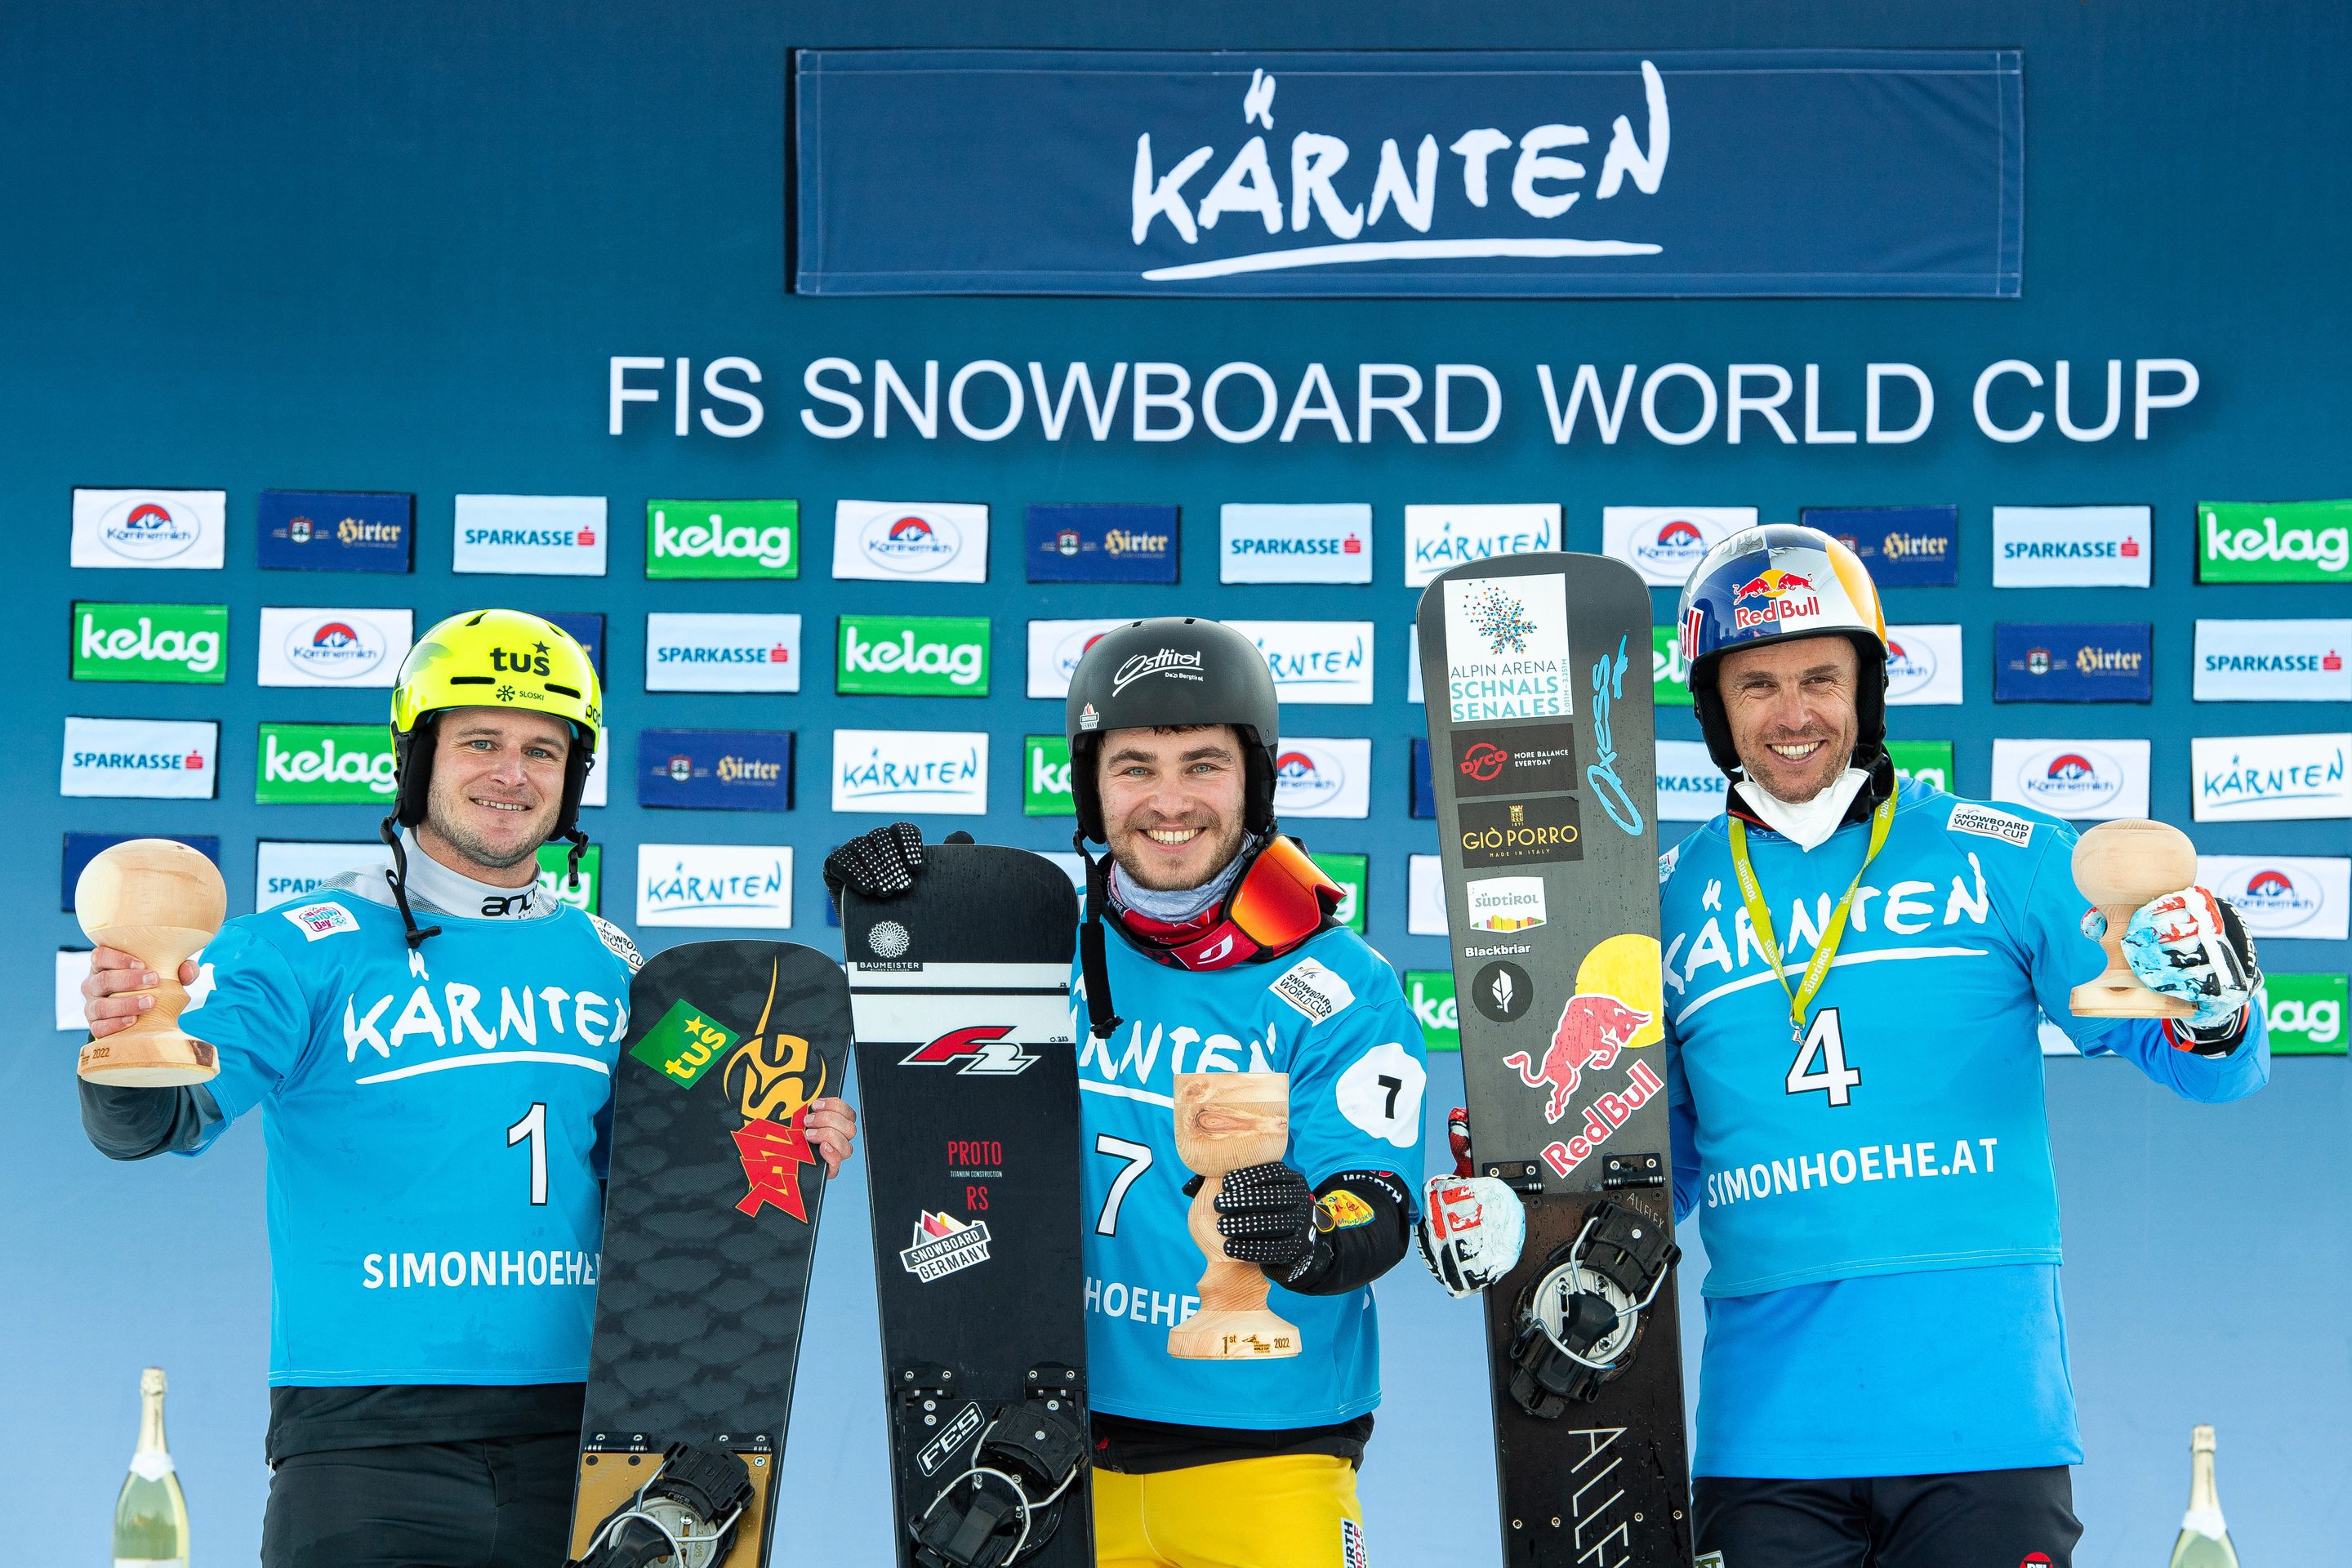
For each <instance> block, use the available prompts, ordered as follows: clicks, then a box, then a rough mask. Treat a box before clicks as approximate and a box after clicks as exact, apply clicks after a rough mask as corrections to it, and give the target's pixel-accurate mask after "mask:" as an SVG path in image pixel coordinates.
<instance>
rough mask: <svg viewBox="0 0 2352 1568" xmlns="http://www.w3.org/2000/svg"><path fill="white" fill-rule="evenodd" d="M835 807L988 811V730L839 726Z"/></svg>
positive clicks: (950, 813)
mask: <svg viewBox="0 0 2352 1568" xmlns="http://www.w3.org/2000/svg"><path fill="white" fill-rule="evenodd" d="M833 809H834V810H835V811H871V812H886V813H894V814H903V815H918V814H921V813H925V812H929V813H931V814H933V815H935V816H986V815H987V814H988V735H987V733H986V731H964V730H835V731H834V732H833Z"/></svg>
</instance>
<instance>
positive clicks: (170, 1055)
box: [74, 838, 228, 1089]
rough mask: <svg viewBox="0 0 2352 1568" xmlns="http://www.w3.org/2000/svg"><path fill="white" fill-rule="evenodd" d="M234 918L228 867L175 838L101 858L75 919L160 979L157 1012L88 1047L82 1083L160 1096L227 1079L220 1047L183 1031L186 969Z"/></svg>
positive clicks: (78, 890)
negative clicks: (225, 881)
mask: <svg viewBox="0 0 2352 1568" xmlns="http://www.w3.org/2000/svg"><path fill="white" fill-rule="evenodd" d="M227 913H228V889H226V888H225V887H223V886H222V885H221V874H220V868H218V867H217V866H215V865H214V864H213V863H212V862H211V861H210V860H207V859H206V858H205V857H204V856H203V855H202V854H201V853H199V852H198V851H196V850H194V849H192V848H190V847H188V846H187V845H185V844H182V843H181V842H179V841H178V840H177V839H173V838H133V839H131V840H130V841H129V842H128V843H123V844H117V845H115V846H114V847H112V848H110V849H106V850H102V851H100V853H99V854H98V855H97V856H95V857H94V858H92V859H91V860H90V863H89V865H87V866H85V867H83V868H82V872H81V879H80V880H79V881H78V882H76V883H75V884H74V914H75V915H76V917H77V918H79V920H80V921H81V929H82V931H84V933H86V934H87V935H88V936H89V940H90V941H92V942H97V943H99V944H100V946H103V947H112V948H120V949H121V951H123V952H127V953H130V954H131V955H132V956H133V957H135V958H137V959H139V960H140V961H141V962H142V963H145V964H146V965H147V967H148V968H150V969H152V970H153V971H154V972H155V973H156V975H157V976H158V977H159V978H158V982H157V984H156V986H155V988H154V990H152V991H150V992H120V993H117V994H119V995H134V996H135V995H151V996H152V997H154V998H155V1005H153V1006H152V1007H150V1008H148V1009H147V1011H145V1012H144V1013H142V1014H140V1015H139V1016H137V1017H136V1018H134V1019H133V1020H132V1021H131V1026H130V1027H128V1028H126V1029H121V1030H118V1031H117V1032H115V1033H114V1034H111V1035H109V1036H107V1037H106V1038H104V1039H102V1040H92V1041H90V1042H89V1044H88V1045H86V1046H84V1047H82V1048H81V1068H80V1071H81V1076H82V1077H84V1078H86V1079H89V1081H90V1082H92V1083H119V1084H128V1085H131V1086H134V1087H137V1088H142V1089H143V1088H153V1087H158V1086H165V1085H171V1084H182V1083H203V1082H204V1081H205V1079H209V1078H211V1077H213V1076H214V1075H215V1073H217V1072H219V1071H220V1057H219V1053H217V1052H215V1050H214V1049H213V1048H212V1047H210V1046H208V1045H206V1044H205V1042H204V1041H202V1040H198V1039H191V1038H190V1037H188V1036H186V1035H184V1034H182V1033H181V1032H180V1012H181V1010H182V1009H183V1008H184V1007H185V1006H187V1005H188V992H187V988H186V987H185V986H184V985H182V984H180V965H181V964H182V963H184V962H185V961H186V960H187V959H189V958H191V957H193V956H194V954H195V952H196V950H197V949H199V948H201V947H203V946H204V945H205V943H206V942H210V941H211V940H212V939H213V937H214V935H215V933H216V932H218V931H219V930H220V927H221V921H222V920H223V918H224V917H226V914H227Z"/></svg>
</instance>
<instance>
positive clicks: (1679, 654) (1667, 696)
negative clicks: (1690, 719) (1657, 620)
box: [1650, 626, 1691, 708]
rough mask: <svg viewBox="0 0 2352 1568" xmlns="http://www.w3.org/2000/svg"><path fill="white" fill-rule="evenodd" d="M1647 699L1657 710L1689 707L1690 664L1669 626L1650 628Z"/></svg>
mask: <svg viewBox="0 0 2352 1568" xmlns="http://www.w3.org/2000/svg"><path fill="white" fill-rule="evenodd" d="M1650 700H1651V701H1652V702H1653V703H1654V704H1656V705H1657V706H1658V707H1661V708H1687V707H1689V706H1690V705H1691V691H1690V664H1689V662H1688V661H1687V660H1685V658H1683V642H1682V637H1681V636H1680V634H1679V633H1677V632H1676V630H1675V628H1674V627H1673V626H1652V627H1651V628H1650Z"/></svg>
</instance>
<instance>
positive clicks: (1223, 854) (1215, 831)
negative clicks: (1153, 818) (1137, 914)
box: [1110, 823, 1248, 893]
mask: <svg viewBox="0 0 2352 1568" xmlns="http://www.w3.org/2000/svg"><path fill="white" fill-rule="evenodd" d="M1202 832H1203V836H1204V837H1206V836H1209V835H1218V836H1220V837H1219V838H1218V844H1217V853H1216V855H1215V857H1214V858H1213V859H1212V860H1211V862H1210V864H1209V868H1208V869H1207V870H1205V871H1203V872H1202V873H1201V874H1200V875H1199V876H1198V877H1194V878H1190V879H1186V880H1185V881H1184V882H1182V883H1181V884H1178V885H1176V886H1172V887H1163V886H1161V885H1160V883H1158V882H1156V881H1154V880H1152V879H1151V878H1150V877H1149V876H1147V875H1145V874H1144V872H1145V868H1144V867H1143V865H1142V863H1141V861H1142V858H1141V857H1140V856H1139V855H1134V854H1131V853H1130V852H1129V850H1128V849H1127V847H1125V846H1124V845H1118V844H1114V845H1113V846H1111V851H1110V856H1111V858H1112V859H1113V860H1116V861H1117V862H1118V868H1119V869H1120V870H1122V871H1124V872H1126V873H1127V875H1128V879H1129V881H1131V882H1133V883H1135V885H1136V886H1138V887H1139V888H1149V889H1151V891H1153V892H1155V893H1181V892H1185V891H1188V890H1190V889H1193V888H1199V887H1205V886H1206V885H1208V884H1209V883H1211V882H1213V881H1214V880H1216V879H1217V874H1218V873H1219V872H1221V871H1223V869H1224V868H1226V867H1228V866H1230V865H1232V864H1233V861H1234V856H1235V855H1238V854H1240V853H1241V847H1242V843H1243V841H1244V839H1245V838H1246V837H1248V835H1247V834H1246V833H1244V831H1243V829H1242V827H1241V825H1240V824H1238V823H1234V824H1232V825H1229V826H1218V827H1211V828H1204V829H1203V830H1202ZM1141 837H1145V830H1144V829H1142V828H1137V829H1136V830H1135V831H1134V832H1133V834H1132V835H1131V836H1129V842H1130V843H1131V842H1133V840H1134V839H1137V838H1141Z"/></svg>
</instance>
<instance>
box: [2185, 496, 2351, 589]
mask: <svg viewBox="0 0 2352 1568" xmlns="http://www.w3.org/2000/svg"><path fill="white" fill-rule="evenodd" d="M2197 580H2198V581H2199V582H2200V583H2352V500H2306V501H2225V500H2209V501H2200V502H2198V503H2197Z"/></svg>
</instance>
